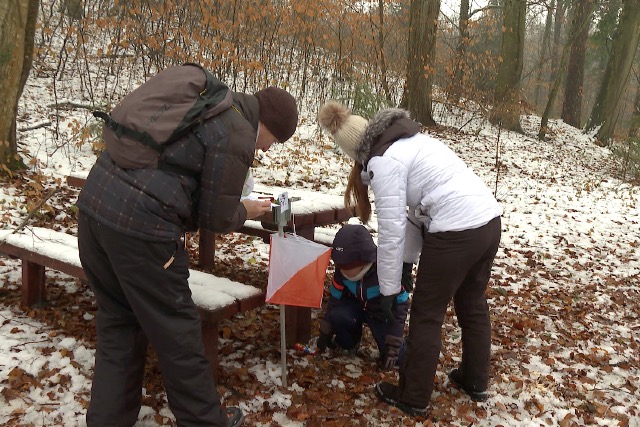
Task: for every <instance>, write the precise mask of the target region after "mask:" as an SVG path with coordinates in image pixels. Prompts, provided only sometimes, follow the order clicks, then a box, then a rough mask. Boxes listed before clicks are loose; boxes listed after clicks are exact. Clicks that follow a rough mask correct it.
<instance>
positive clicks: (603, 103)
mask: <svg viewBox="0 0 640 427" xmlns="http://www.w3.org/2000/svg"><path fill="white" fill-rule="evenodd" d="M639 41H640V0H624V1H623V2H622V12H621V13H620V18H619V20H618V25H617V26H616V30H615V32H614V34H613V39H612V42H611V46H612V50H611V55H610V56H609V61H608V62H607V67H606V69H605V73H604V78H603V80H602V83H601V85H600V90H599V91H598V95H597V97H596V102H595V104H594V106H593V110H591V116H590V117H589V120H588V122H587V126H586V130H587V131H593V130H595V129H596V128H598V131H597V134H596V138H597V139H598V141H599V142H600V144H601V145H603V146H607V145H609V144H610V141H611V138H612V137H613V132H614V129H615V126H616V122H617V120H618V113H619V101H620V97H621V96H622V92H623V91H624V88H625V86H626V84H627V81H628V80H629V73H630V71H631V65H632V63H633V59H634V57H635V54H636V51H637V50H638V42H639Z"/></svg>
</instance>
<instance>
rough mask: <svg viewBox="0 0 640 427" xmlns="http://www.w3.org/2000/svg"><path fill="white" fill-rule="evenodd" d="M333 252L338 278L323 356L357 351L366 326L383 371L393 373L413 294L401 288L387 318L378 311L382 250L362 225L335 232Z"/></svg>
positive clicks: (321, 341)
mask: <svg viewBox="0 0 640 427" xmlns="http://www.w3.org/2000/svg"><path fill="white" fill-rule="evenodd" d="M332 248H333V250H332V251H331V259H332V260H333V262H334V264H335V274H334V276H333V280H332V283H331V289H330V290H331V296H330V298H329V302H328V305H327V310H326V312H325V314H324V318H323V319H322V320H320V336H319V337H318V342H317V347H318V351H319V352H320V353H322V352H324V350H325V349H326V348H327V347H338V348H340V349H342V350H345V351H353V352H355V350H357V348H358V346H359V345H360V340H361V338H362V327H363V325H365V324H366V325H368V326H369V329H370V330H371V334H372V335H373V339H374V340H375V341H376V344H377V345H378V349H379V350H380V361H381V364H382V367H383V368H384V369H391V368H393V367H394V366H396V365H397V364H399V360H400V358H401V357H402V355H403V353H404V325H405V321H406V319H407V312H408V310H409V292H407V289H403V291H402V292H400V294H398V296H397V298H396V300H395V301H394V304H393V308H392V311H391V313H389V312H386V313H385V311H384V310H383V308H382V307H381V306H380V296H381V294H380V287H379V285H378V273H377V268H376V257H377V250H378V247H377V246H376V244H375V243H374V242H373V239H372V237H371V234H369V231H368V230H367V229H366V228H365V227H364V226H362V225H358V224H346V225H344V226H343V227H342V228H341V229H340V230H338V232H337V233H336V236H335V238H334V240H333V245H332ZM408 274H409V275H410V274H411V273H410V272H409V273H408ZM403 282H404V280H403ZM409 290H410V289H409Z"/></svg>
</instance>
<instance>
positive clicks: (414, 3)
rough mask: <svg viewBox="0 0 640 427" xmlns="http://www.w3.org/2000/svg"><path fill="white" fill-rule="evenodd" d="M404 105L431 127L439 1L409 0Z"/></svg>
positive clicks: (425, 124)
mask: <svg viewBox="0 0 640 427" xmlns="http://www.w3.org/2000/svg"><path fill="white" fill-rule="evenodd" d="M409 13H410V19H409V49H408V54H409V60H408V66H407V92H406V95H407V101H408V102H407V105H408V108H409V111H411V113H412V114H413V116H414V117H415V119H416V120H417V121H419V122H420V123H422V124H423V125H424V126H435V124H436V122H435V120H434V119H433V114H432V111H431V85H432V81H433V72H432V71H430V70H433V69H434V64H435V47H436V29H437V27H438V15H439V14H440V0H411V8H410V12H409Z"/></svg>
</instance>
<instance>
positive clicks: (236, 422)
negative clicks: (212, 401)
mask: <svg viewBox="0 0 640 427" xmlns="http://www.w3.org/2000/svg"><path fill="white" fill-rule="evenodd" d="M225 411H226V413H227V427H237V426H241V425H242V422H243V421H244V414H243V413H242V410H241V409H240V408H237V407H235V406H228V407H226V408H225Z"/></svg>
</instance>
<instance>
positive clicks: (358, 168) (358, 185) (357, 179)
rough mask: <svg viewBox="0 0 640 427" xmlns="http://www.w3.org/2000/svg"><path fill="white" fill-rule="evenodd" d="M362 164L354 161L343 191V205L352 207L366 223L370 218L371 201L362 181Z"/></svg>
mask: <svg viewBox="0 0 640 427" xmlns="http://www.w3.org/2000/svg"><path fill="white" fill-rule="evenodd" d="M361 173H362V165H361V164H360V163H359V162H355V163H354V164H353V167H352V168H351V172H350V173H349V180H348V181H347V189H346V190H345V193H344V205H345V206H346V207H348V208H354V209H355V212H356V215H358V217H359V218H360V220H361V221H362V222H363V223H364V224H366V223H367V222H369V219H370V218H371V202H370V201H369V189H368V187H367V186H366V185H364V183H363V182H362V176H361Z"/></svg>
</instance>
